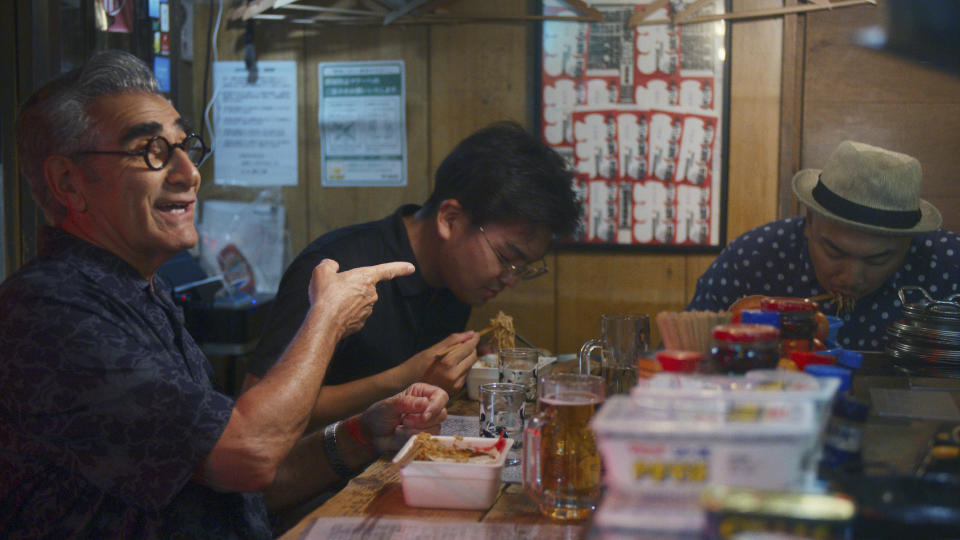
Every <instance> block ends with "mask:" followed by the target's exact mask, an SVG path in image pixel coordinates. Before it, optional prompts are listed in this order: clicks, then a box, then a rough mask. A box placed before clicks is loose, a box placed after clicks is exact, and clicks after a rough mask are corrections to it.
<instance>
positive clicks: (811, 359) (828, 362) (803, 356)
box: [790, 351, 837, 371]
mask: <svg viewBox="0 0 960 540" xmlns="http://www.w3.org/2000/svg"><path fill="white" fill-rule="evenodd" d="M790 360H791V361H792V362H793V364H794V365H795V366H797V369H798V370H800V371H806V369H807V366H811V365H824V366H832V365H834V364H836V363H837V358H836V357H835V356H831V355H829V354H821V353H819V352H812V351H793V352H792V353H790Z"/></svg>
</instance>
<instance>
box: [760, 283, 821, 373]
mask: <svg viewBox="0 0 960 540" xmlns="http://www.w3.org/2000/svg"><path fill="white" fill-rule="evenodd" d="M760 311H763V312H765V313H778V314H780V357H781V358H790V353H792V352H793V351H809V350H813V338H814V335H815V334H816V331H817V321H816V318H815V316H816V313H817V305H816V304H814V303H813V302H810V301H807V300H806V299H805V298H790V297H783V296H768V297H765V298H763V299H762V300H760ZM801 369H803V368H801Z"/></svg>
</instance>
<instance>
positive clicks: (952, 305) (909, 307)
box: [897, 285, 960, 330]
mask: <svg viewBox="0 0 960 540" xmlns="http://www.w3.org/2000/svg"><path fill="white" fill-rule="evenodd" d="M911 293H919V295H920V297H921V300H920V301H919V302H914V303H910V302H907V296H908V295H911ZM897 294H898V296H899V297H900V303H901V304H902V305H903V316H904V318H906V319H907V320H909V321H910V322H912V323H914V324H919V325H921V326H924V325H934V326H938V327H946V328H951V327H955V328H956V329H958V330H960V294H953V295H951V296H948V297H947V298H944V299H942V300H937V299H935V298H933V297H932V296H930V293H928V292H927V290H926V289H924V288H923V287H920V286H919V285H908V286H905V287H901V288H900V290H899V291H898V292H897ZM912 296H916V294H912Z"/></svg>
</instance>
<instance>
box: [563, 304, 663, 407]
mask: <svg viewBox="0 0 960 540" xmlns="http://www.w3.org/2000/svg"><path fill="white" fill-rule="evenodd" d="M600 330H601V337H600V339H591V340H590V341H588V342H586V343H584V344H583V347H581V348H580V373H595V372H596V370H595V369H592V365H591V362H590V357H591V355H592V354H593V351H594V349H600V371H599V373H600V376H601V377H603V379H604V380H605V381H606V384H607V394H608V395H609V394H622V393H628V392H630V389H631V388H633V387H634V385H636V384H637V362H638V361H639V360H640V356H641V355H642V354H644V353H645V352H647V344H648V343H649V341H650V317H649V316H647V315H645V314H640V313H613V314H606V313H605V314H603V315H601V316H600Z"/></svg>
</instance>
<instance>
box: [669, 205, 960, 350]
mask: <svg viewBox="0 0 960 540" xmlns="http://www.w3.org/2000/svg"><path fill="white" fill-rule="evenodd" d="M805 223H806V218H803V217H793V218H787V219H782V220H780V221H774V222H771V223H767V224H766V225H761V226H760V227H757V228H755V229H753V230H750V231H747V232H745V233H743V234H742V235H740V236H739V237H737V238H736V239H734V240H733V241H732V242H730V245H729V246H727V247H726V248H725V249H724V250H723V251H722V252H721V253H720V255H718V256H717V258H716V260H714V261H713V264H711V265H710V268H707V271H706V272H704V273H703V275H702V276H700V279H699V280H697V290H696V292H694V295H693V300H691V301H690V304H689V305H687V308H686V309H688V310H708V311H721V310H725V309H727V308H728V307H730V304H732V303H733V302H735V301H736V300H738V299H740V298H742V297H744V296H747V295H750V294H762V295H765V296H801V297H804V298H809V297H811V296H816V295H819V294H823V293H825V292H826V290H825V289H824V288H823V287H821V286H820V283H819V282H817V276H816V274H815V273H814V270H813V262H811V260H810V254H809V252H808V251H807V238H806V236H804V234H803V228H804V224H805ZM958 283H960V237H958V236H957V235H956V234H954V233H952V232H949V231H945V230H943V229H939V230H936V231H933V232H930V233H925V234H918V235H915V236H913V238H911V240H910V251H909V252H908V253H907V256H906V258H905V259H904V261H903V264H902V265H901V266H900V268H899V269H898V270H897V271H896V272H894V273H893V274H892V275H891V276H890V277H888V278H887V281H885V282H884V283H883V285H881V286H880V287H879V288H878V289H877V290H876V291H874V292H872V293H870V294H869V295H867V296H866V297H864V298H861V299H859V300H857V302H856V304H854V309H853V311H852V312H850V313H845V314H843V326H842V327H840V331H839V334H838V336H837V341H838V342H839V344H840V345H841V346H843V347H844V348H846V349H853V350H858V351H859V350H863V351H876V350H881V349H882V348H883V345H884V336H885V334H886V329H887V326H889V325H890V323H892V322H894V321H896V320H898V319H899V318H900V314H901V312H902V308H903V306H902V305H901V303H900V298H899V295H898V292H899V290H900V288H901V287H905V286H908V285H919V286H921V287H923V288H924V289H926V290H927V291H928V292H929V293H930V295H931V296H932V297H933V298H936V299H941V298H946V297H948V296H950V295H952V294H956V292H957V288H958ZM921 298H922V297H917V296H912V297H909V298H907V302H908V303H910V302H916V301H920V300H921ZM831 314H832V313H831Z"/></svg>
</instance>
